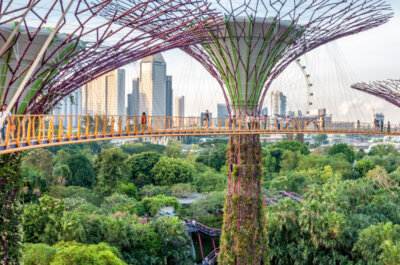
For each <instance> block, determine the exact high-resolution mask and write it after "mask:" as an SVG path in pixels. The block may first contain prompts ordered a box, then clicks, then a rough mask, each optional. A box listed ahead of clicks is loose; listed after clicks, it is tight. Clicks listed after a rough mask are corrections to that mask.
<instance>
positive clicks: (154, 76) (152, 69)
mask: <svg viewBox="0 0 400 265" xmlns="http://www.w3.org/2000/svg"><path fill="white" fill-rule="evenodd" d="M166 70H167V66H166V63H165V60H164V58H163V56H162V55H161V54H160V53H158V54H155V55H151V56H148V57H145V58H143V59H142V61H141V62H140V82H139V102H140V106H139V113H142V112H146V114H147V115H148V116H166V114H167V89H166V83H167V82H166V80H167V77H166Z"/></svg>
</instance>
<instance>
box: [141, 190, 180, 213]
mask: <svg viewBox="0 0 400 265" xmlns="http://www.w3.org/2000/svg"><path fill="white" fill-rule="evenodd" d="M142 204H143V208H144V211H145V212H144V215H148V216H155V215H156V214H157V213H158V212H159V211H160V210H161V208H162V207H165V206H172V207H174V209H175V211H178V210H179V209H180V204H179V202H178V200H177V199H176V198H175V197H168V196H164V195H158V196H155V197H146V198H144V199H143V200H142ZM139 214H140V215H142V213H139Z"/></svg>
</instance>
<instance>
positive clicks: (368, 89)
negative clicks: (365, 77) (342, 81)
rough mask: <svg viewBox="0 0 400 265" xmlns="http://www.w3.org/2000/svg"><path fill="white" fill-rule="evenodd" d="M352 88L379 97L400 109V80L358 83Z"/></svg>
mask: <svg viewBox="0 0 400 265" xmlns="http://www.w3.org/2000/svg"><path fill="white" fill-rule="evenodd" d="M351 88H353V89H356V90H359V91H362V92H365V93H368V94H370V95H373V96H377V97H378V98H381V99H384V100H386V101H388V102H390V103H392V104H393V105H395V106H397V107H400V79H398V80H396V79H390V80H386V81H374V82H370V83H357V84H354V85H352V86H351Z"/></svg>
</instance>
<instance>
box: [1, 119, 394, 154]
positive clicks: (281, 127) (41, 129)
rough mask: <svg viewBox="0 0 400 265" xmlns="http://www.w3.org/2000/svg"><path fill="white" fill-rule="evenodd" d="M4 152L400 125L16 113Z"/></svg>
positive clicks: (356, 131)
mask: <svg viewBox="0 0 400 265" xmlns="http://www.w3.org/2000/svg"><path fill="white" fill-rule="evenodd" d="M7 124H8V125H7V126H6V127H5V131H6V133H5V140H4V141H1V143H0V154H5V153H11V152H16V151H23V150H28V149H33V148H41V147H47V146H54V145H64V144H74V143H83V142H91V141H104V140H112V139H129V138H143V137H170V136H171V137H172V136H199V135H232V134H236V135H238V134H353V135H382V136H400V127H398V126H397V127H394V126H392V127H376V126H374V124H367V123H354V122H321V121H320V120H318V121H313V120H307V119H292V120H288V121H287V120H279V119H256V118H254V119H252V120H251V121H250V122H248V121H246V120H244V119H229V118H224V119H210V120H209V121H206V120H202V119H201V118H199V117H146V123H143V124H142V122H141V117H140V116H98V115H74V116H63V115H16V116H9V117H8V118H7Z"/></svg>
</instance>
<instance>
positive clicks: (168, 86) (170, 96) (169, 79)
mask: <svg viewBox="0 0 400 265" xmlns="http://www.w3.org/2000/svg"><path fill="white" fill-rule="evenodd" d="M166 82H167V83H166V89H167V97H166V99H167V102H166V107H167V112H166V116H168V117H171V116H173V115H174V114H173V113H172V106H173V95H174V94H173V93H174V92H173V90H172V76H170V75H167V79H166Z"/></svg>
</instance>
